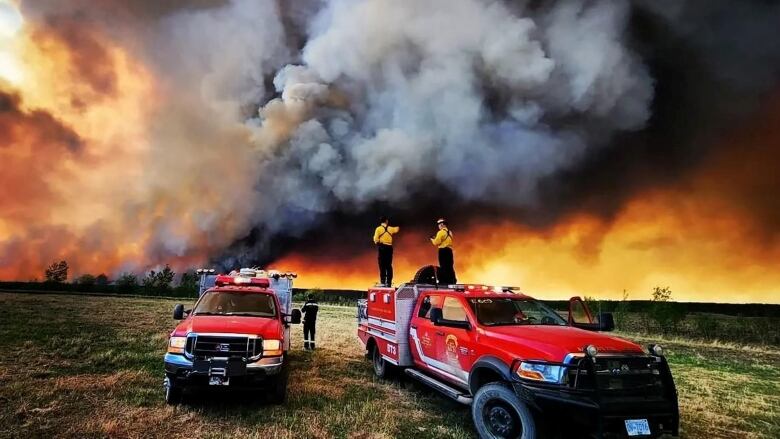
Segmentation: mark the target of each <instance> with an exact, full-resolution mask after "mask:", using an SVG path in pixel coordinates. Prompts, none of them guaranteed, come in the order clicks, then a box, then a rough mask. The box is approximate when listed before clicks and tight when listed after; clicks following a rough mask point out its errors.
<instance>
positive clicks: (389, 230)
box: [374, 224, 400, 245]
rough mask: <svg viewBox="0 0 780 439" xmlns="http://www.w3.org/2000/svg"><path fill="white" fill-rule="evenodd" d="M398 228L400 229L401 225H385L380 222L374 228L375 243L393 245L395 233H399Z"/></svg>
mask: <svg viewBox="0 0 780 439" xmlns="http://www.w3.org/2000/svg"><path fill="white" fill-rule="evenodd" d="M398 230H400V228H399V227H390V226H388V227H385V226H383V225H381V224H380V225H379V227H377V228H376V230H374V244H385V245H393V235H395V234H396V233H398Z"/></svg>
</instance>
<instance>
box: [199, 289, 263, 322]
mask: <svg viewBox="0 0 780 439" xmlns="http://www.w3.org/2000/svg"><path fill="white" fill-rule="evenodd" d="M194 314H195V315H196V316H197V315H212V316H214V315H219V316H222V315H224V316H254V317H274V316H276V304H275V302H274V297H273V296H272V295H270V294H264V293H238V292H228V291H208V292H206V293H205V294H204V295H203V297H202V298H201V299H200V301H199V302H198V304H197V305H196V306H195V310H194Z"/></svg>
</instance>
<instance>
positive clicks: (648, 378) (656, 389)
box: [567, 356, 663, 395]
mask: <svg viewBox="0 0 780 439" xmlns="http://www.w3.org/2000/svg"><path fill="white" fill-rule="evenodd" d="M575 361H578V360H575ZM583 361H590V360H589V359H585V360H583ZM590 371H593V372H595V376H594V375H593V374H591V373H590ZM567 378H568V384H569V386H570V387H575V385H576V387H577V388H580V389H593V388H595V387H596V385H598V388H599V389H600V390H604V391H608V392H611V393H616V394H622V393H625V394H627V395H629V394H630V395H639V394H642V395H660V394H662V393H663V381H662V379H661V377H660V373H659V370H658V364H657V363H656V362H655V360H654V359H653V358H652V357H639V356H637V357H600V358H599V357H597V358H596V361H595V363H594V364H593V369H590V370H588V368H585V367H582V368H580V370H579V376H578V372H577V368H576V367H571V368H569V370H568V377H567Z"/></svg>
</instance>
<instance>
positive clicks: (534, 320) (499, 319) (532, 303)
mask: <svg viewBox="0 0 780 439" xmlns="http://www.w3.org/2000/svg"><path fill="white" fill-rule="evenodd" d="M469 304H470V305H471V309H472V310H474V314H475V315H476V316H477V320H479V323H481V324H483V325H485V326H499V325H566V321H565V320H564V319H563V318H562V317H561V316H560V315H558V313H556V312H555V311H553V310H552V309H550V308H548V307H547V306H546V305H544V304H542V303H541V302H538V301H536V300H533V299H509V298H488V297H485V298H478V299H469Z"/></svg>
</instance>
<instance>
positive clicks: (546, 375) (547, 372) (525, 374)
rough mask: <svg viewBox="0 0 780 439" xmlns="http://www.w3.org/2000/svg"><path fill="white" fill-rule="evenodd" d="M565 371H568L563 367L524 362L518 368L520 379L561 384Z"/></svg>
mask: <svg viewBox="0 0 780 439" xmlns="http://www.w3.org/2000/svg"><path fill="white" fill-rule="evenodd" d="M565 371H566V369H565V368H564V367H561V366H554V365H551V364H543V363H526V362H525V361H523V362H521V363H520V367H518V368H517V375H518V376H519V377H520V378H525V379H529V380H534V381H544V382H547V383H556V384H559V383H561V382H562V381H563V378H564V372H565Z"/></svg>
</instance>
